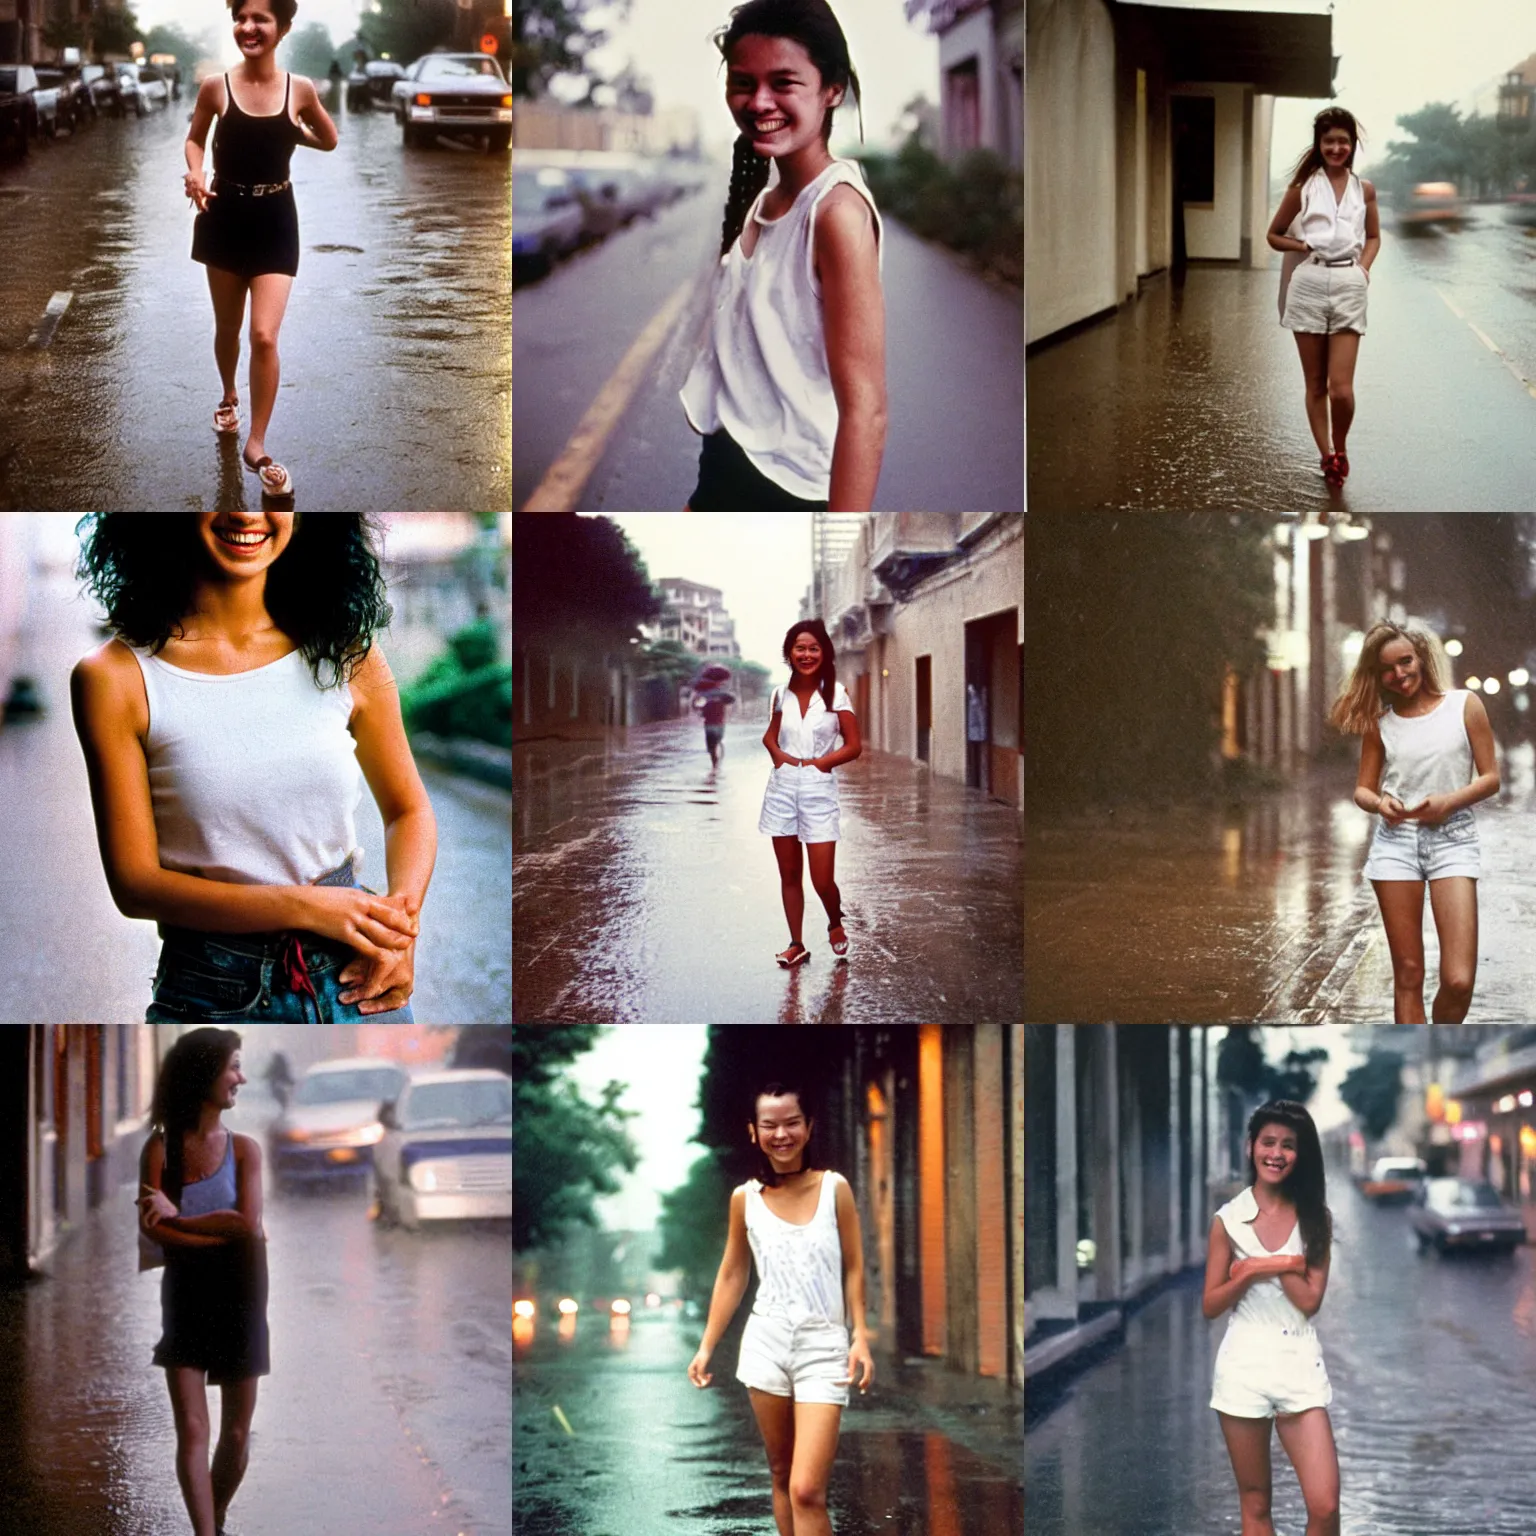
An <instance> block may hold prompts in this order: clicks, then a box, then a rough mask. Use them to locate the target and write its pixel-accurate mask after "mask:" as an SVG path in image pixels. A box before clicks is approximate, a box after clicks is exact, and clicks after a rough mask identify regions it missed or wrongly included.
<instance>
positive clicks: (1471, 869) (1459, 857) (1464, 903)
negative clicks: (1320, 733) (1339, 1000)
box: [1328, 622, 1499, 1024]
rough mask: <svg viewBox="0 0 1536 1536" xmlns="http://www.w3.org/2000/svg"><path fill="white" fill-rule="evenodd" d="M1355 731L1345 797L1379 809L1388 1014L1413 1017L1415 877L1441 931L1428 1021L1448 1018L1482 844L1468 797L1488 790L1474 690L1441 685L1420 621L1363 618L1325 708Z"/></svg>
mask: <svg viewBox="0 0 1536 1536" xmlns="http://www.w3.org/2000/svg"><path fill="white" fill-rule="evenodd" d="M1328 718H1329V719H1330V720H1331V721H1332V722H1333V724H1334V725H1335V726H1337V727H1338V729H1339V730H1341V731H1345V732H1347V733H1348V734H1350V735H1353V736H1359V737H1360V738H1361V740H1360V775H1359V780H1358V782H1357V783H1356V785H1355V804H1356V805H1358V806H1359V807H1360V809H1361V810H1362V811H1367V812H1369V813H1370V814H1371V815H1373V816H1378V817H1380V820H1379V821H1378V822H1377V823H1376V830H1375V833H1374V835H1373V836H1372V838H1371V848H1370V853H1369V855H1368V856H1367V858H1366V861H1365V878H1366V879H1367V880H1369V881H1370V882H1371V884H1372V886H1373V887H1374V888H1375V891H1376V900H1377V903H1378V904H1379V905H1380V907H1381V920H1382V923H1383V924H1384V925H1385V927H1386V930H1387V948H1388V949H1389V950H1390V951H1391V953H1392V994H1393V1007H1392V1016H1393V1019H1394V1020H1395V1022H1397V1023H1399V1024H1422V1023H1423V1022H1424V887H1425V886H1426V885H1427V886H1428V887H1429V903H1430V909H1431V911H1432V912H1433V913H1434V919H1435V931H1436V933H1437V934H1438V935H1439V938H1440V987H1439V990H1438V991H1437V992H1436V993H1435V1001H1434V1005H1433V1008H1432V1010H1431V1021H1432V1022H1433V1023H1436V1024H1459V1023H1461V1021H1462V1020H1463V1019H1465V1018H1466V1016H1467V1010H1468V1009H1469V1008H1470V1007H1471V1005H1472V988H1473V984H1474V983H1475V981H1476V979H1477V882H1478V877H1479V875H1480V874H1481V853H1480V848H1479V844H1478V837H1477V819H1476V817H1475V816H1474V815H1473V812H1472V807H1473V806H1474V805H1476V804H1477V802H1478V801H1479V800H1486V799H1488V797H1489V796H1490V795H1496V794H1497V793H1498V792H1499V767H1498V760H1497V757H1496V754H1495V752H1494V743H1493V729H1492V727H1491V726H1490V725H1489V723H1488V712H1487V710H1485V709H1484V708H1483V701H1482V700H1481V699H1480V698H1478V696H1477V695H1476V694H1475V693H1472V692H1470V691H1469V690H1467V689H1465V688H1452V687H1451V686H1450V664H1449V662H1448V661H1447V660H1446V658H1445V653H1444V651H1443V649H1442V648H1441V645H1440V641H1439V639H1438V638H1437V637H1436V636H1435V635H1433V634H1431V633H1430V632H1429V631H1428V630H1427V629H1418V628H1411V629H1404V628H1402V627H1400V626H1399V625H1396V624H1388V623H1385V622H1383V623H1377V624H1373V625H1372V626H1371V628H1370V630H1369V632H1368V633H1367V634H1366V637H1365V640H1364V643H1363V644H1362V645H1361V647H1360V655H1359V657H1358V658H1357V660H1356V661H1355V667H1354V671H1353V672H1352V673H1351V674H1350V677H1349V680H1348V681H1347V682H1346V683H1345V684H1344V687H1343V688H1342V689H1341V690H1340V692H1339V697H1338V699H1337V700H1336V701H1335V703H1334V706H1333V710H1332V712H1331V713H1330V715H1329V717H1328Z"/></svg>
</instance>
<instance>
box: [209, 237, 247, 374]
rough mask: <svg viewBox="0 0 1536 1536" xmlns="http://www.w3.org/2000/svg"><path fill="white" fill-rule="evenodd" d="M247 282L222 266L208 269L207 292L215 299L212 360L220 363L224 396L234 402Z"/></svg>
mask: <svg viewBox="0 0 1536 1536" xmlns="http://www.w3.org/2000/svg"><path fill="white" fill-rule="evenodd" d="M246 286H247V284H246V281H245V279H244V278H243V277H239V276H237V275H236V274H235V273H233V272H226V271H225V270H224V269H223V268H222V267H209V268H208V292H209V294H210V295H211V296H212V298H213V360H214V362H216V363H217V364H218V365H219V378H220V379H221V380H222V381H223V384H224V399H225V402H226V403H228V402H229V401H232V400H233V399H234V398H235V396H236V394H237V393H238V391H237V390H236V388H235V369H236V368H237V367H238V366H239V363H240V327H241V326H242V325H244V324H245V290H246Z"/></svg>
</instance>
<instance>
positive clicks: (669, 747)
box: [512, 719, 1022, 1024]
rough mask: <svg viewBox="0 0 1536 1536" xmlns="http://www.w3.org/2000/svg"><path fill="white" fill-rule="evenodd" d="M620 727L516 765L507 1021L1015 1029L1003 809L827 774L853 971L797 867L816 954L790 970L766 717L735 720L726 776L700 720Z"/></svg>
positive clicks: (931, 785)
mask: <svg viewBox="0 0 1536 1536" xmlns="http://www.w3.org/2000/svg"><path fill="white" fill-rule="evenodd" d="M619 734H620V733H615V740H614V741H613V742H611V743H610V744H609V745H608V746H607V747H606V749H605V746H604V744H603V743H601V742H590V743H561V742H537V743H529V744H524V745H519V746H517V747H515V748H514V750H513V777H514V803H515V815H516V822H515V827H516V831H515V834H514V839H513V849H514V852H513V868H514V875H515V879H514V885H513V912H512V917H513V1015H514V1018H515V1019H516V1020H517V1021H519V1022H522V1023H574V1022H599V1023H610V1024H611V1023H683V1022H687V1023H732V1024H749V1023H759V1024H761V1023H773V1022H775V1021H777V1022H779V1023H785V1024H791V1023H825V1024H837V1023H845V1024H898V1023H899V1024H910V1023H913V1022H916V1021H923V1022H929V1023H949V1022H955V1023H960V1022H966V1023H977V1022H981V1021H997V1022H1008V1023H1013V1022H1016V1021H1017V1016H1018V1009H1019V992H1020V979H1021V978H1020V971H1021V958H1020V956H1021V942H1022V940H1021V930H1020V910H1019V899H1018V888H1019V886H1018V882H1019V859H1020V851H1021V850H1020V840H1019V815H1018V812H1017V811H1016V810H1014V809H1013V808H1012V807H1010V806H1006V805H1003V804H1001V803H999V802H997V801H994V800H988V799H986V798H984V797H983V796H982V795H981V794H980V793H979V792H978V791H976V790H971V789H966V788H965V787H964V786H963V785H960V784H957V783H955V782H953V781H951V780H949V779H942V778H938V777H935V776H932V775H930V774H929V773H928V772H927V771H926V769H923V768H921V767H920V766H918V765H917V764H914V763H909V762H907V761H906V760H905V759H902V758H897V757H891V756H887V755H885V754H883V753H879V752H873V751H868V750H866V751H865V753H864V755H863V756H862V757H861V758H859V759H858V760H857V761H856V762H854V763H853V764H850V765H848V766H845V767H843V768H841V769H839V770H837V777H838V783H839V792H840V795H841V799H842V841H841V842H840V844H839V847H838V854H837V883H838V886H839V887H840V889H841V892H842V898H843V908H844V911H845V913H846V914H847V919H846V927H847V932H848V937H849V945H850V948H849V963H848V964H846V965H842V964H836V963H834V960H833V956H832V954H831V951H830V950H829V948H828V947H827V920H826V913H825V910H824V909H823V907H822V905H821V903H820V901H819V900H818V898H817V897H816V894H815V892H814V890H813V888H812V886H811V883H810V877H809V872H808V871H807V872H806V876H805V881H804V889H805V895H806V913H805V927H804V940H805V943H806V946H807V947H808V948H809V949H810V951H811V956H812V958H811V960H810V961H809V962H808V963H807V964H805V965H801V966H797V967H795V968H794V969H793V970H788V971H786V970H783V969H781V968H780V967H779V966H778V965H776V964H775V963H774V958H773V956H774V954H775V952H776V951H778V950H781V949H783V948H785V946H786V945H787V944H788V941H789V936H788V928H787V925H786V923H785V919H784V909H783V906H782V905H781V903H780V899H779V879H778V869H777V866H776V864H775V862H774V856H773V846H772V843H771V841H770V840H769V838H768V837H767V836H765V835H764V834H762V833H759V832H758V830H757V822H758V815H759V813H760V811H761V809H762V798H763V789H764V786H765V784H766V782H767V778H768V755H767V753H766V752H765V751H764V750H763V747H762V726H761V724H760V723H759V722H758V721H757V720H755V719H754V720H749V721H735V722H732V723H730V724H728V725H727V727H726V736H725V756H724V758H723V761H722V763H721V765H720V767H719V768H718V769H715V768H712V767H711V765H710V761H709V758H708V756H707V755H706V754H705V751H704V742H703V730H702V728H701V726H700V725H699V723H698V722H697V721H696V720H678V721H668V722H665V723H662V724H658V725H653V726H647V727H643V728H637V729H634V730H632V731H630V732H629V733H628V741H627V742H620V741H619V740H618V739H617V738H618V736H619Z"/></svg>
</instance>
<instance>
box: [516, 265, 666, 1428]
mask: <svg viewBox="0 0 1536 1536" xmlns="http://www.w3.org/2000/svg"><path fill="white" fill-rule="evenodd" d="M695 281H696V279H694V278H691V277H690V278H689V279H688V280H687V282H685V283H680V284H679V285H678V287H677V290H676V291H675V292H674V293H673V294H672V296H671V297H670V298H669V299H668V300H667V302H666V303H665V304H663V305H662V306H661V308H660V309H659V310H657V312H656V313H655V314H654V315H653V316H652V317H651V319H650V321H649V322H648V323H647V324H646V327H645V329H644V330H643V331H641V332H640V334H639V335H638V336H637V337H636V338H635V341H634V345H633V346H631V347H630V349H629V351H628V352H626V353H625V354H624V358H623V361H622V362H621V363H620V364H619V366H618V367H617V368H615V369H614V370H613V374H612V376H611V377H610V378H609V380H608V382H607V383H606V384H604V385H603V387H602V388H601V389H600V390H598V392H597V398H596V399H595V400H593V402H592V404H591V405H589V406H588V407H587V412H586V415H584V416H583V417H582V418H581V420H580V422H578V423H577V426H576V430H575V431H574V432H573V433H572V434H571V440H570V441H569V442H568V443H567V444H566V445H565V447H564V448H562V449H561V450H560V454H559V456H558V457H557V458H556V459H555V462H554V463H553V464H551V465H550V466H549V469H548V470H547V471H546V473H545V475H544V478H543V479H542V480H541V481H539V484H538V486H537V488H536V489H535V490H534V493H533V495H531V496H530V497H529V498H528V500H527V501H526V502H524V503H523V511H524V512H572V511H574V510H575V508H576V502H577V501H578V499H579V498H580V496H581V493H582V491H583V489H584V488H585V487H586V483H587V481H588V479H589V478H590V477H591V474H592V471H593V470H594V469H595V468H596V467H597V461H598V459H599V458H600V457H601V456H602V452H603V449H604V448H605V447H607V445H608V439H609V438H610V437H612V436H613V430H614V428H615V427H617V426H618V424H619V420H620V418H621V417H622V416H623V415H624V412H625V411H626V410H628V409H629V402H630V401H631V400H632V399H633V398H634V395H635V391H636V390H637V389H638V388H639V387H640V381H641V380H642V379H643V378H644V377H645V374H646V371H647V369H649V368H650V366H651V364H652V363H653V362H654V361H655V359H656V354H657V353H658V352H660V351H661V348H662V344H663V343H664V342H665V341H666V339H667V334H668V333H669V332H670V331H671V329H672V327H673V325H674V324H675V323H676V321H677V317H678V316H679V315H680V314H681V313H682V311H683V306H684V305H685V304H686V303H687V302H688V296H689V295H690V294H691V293H692V292H693V291H694V283H695ZM555 1411H556V1412H557V1413H558V1412H559V1409H556V1410H555Z"/></svg>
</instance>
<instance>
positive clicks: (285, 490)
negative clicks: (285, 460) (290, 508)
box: [240, 453, 293, 496]
mask: <svg viewBox="0 0 1536 1536" xmlns="http://www.w3.org/2000/svg"><path fill="white" fill-rule="evenodd" d="M240 462H241V463H242V464H244V465H245V467H246V468H247V469H248V470H250V472H251V473H252V474H253V475H255V476H256V478H257V479H258V480H260V481H261V489H262V492H263V493H264V494H265V495H267V496H292V495H293V476H292V475H290V474H289V473H288V471H287V470H286V469H284V468H283V466H282V465H281V464H278V463H275V462H274V461H273V458H272V455H271V454H270V453H264V454H263V455H262V456H261V457H260V458H259V459H257V461H256V462H255V463H254V464H252V463H251V461H250V460H249V459H248V458H246V456H245V455H244V454H243V453H242V454H241V455H240Z"/></svg>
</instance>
